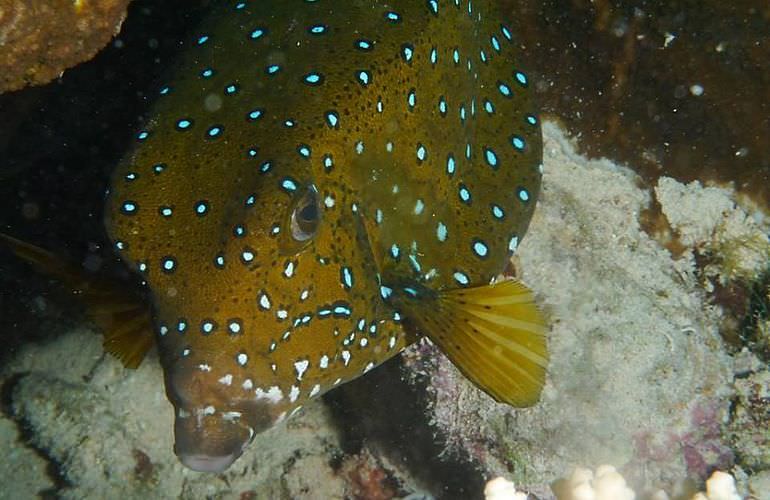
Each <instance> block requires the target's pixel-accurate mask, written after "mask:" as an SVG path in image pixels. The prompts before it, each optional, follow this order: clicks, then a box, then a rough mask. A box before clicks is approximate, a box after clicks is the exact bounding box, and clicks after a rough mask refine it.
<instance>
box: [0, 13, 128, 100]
mask: <svg viewBox="0 0 770 500" xmlns="http://www.w3.org/2000/svg"><path fill="white" fill-rule="evenodd" d="M128 2H129V0H99V1H96V0H25V1H19V0H0V92H8V91H11V90H18V89H20V88H23V87H26V86H28V85H42V84H44V83H48V82H49V81H51V80H53V79H54V78H56V77H58V76H59V75H60V74H61V73H62V72H63V71H64V70H65V69H67V68H71V67H72V66H75V65H76V64H79V63H81V62H83V61H87V60H89V59H91V58H92V57H93V56H94V55H95V54H96V53H97V52H98V51H99V50H101V49H102V48H103V47H104V46H105V45H106V44H107V43H108V42H109V40H110V39H111V38H112V37H113V36H114V35H115V34H116V33H117V32H118V30H120V26H121V24H122V23H123V19H125V17H126V6H127V5H128Z"/></svg>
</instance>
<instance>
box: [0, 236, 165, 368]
mask: <svg viewBox="0 0 770 500" xmlns="http://www.w3.org/2000/svg"><path fill="white" fill-rule="evenodd" d="M0 244H3V245H4V246H6V247H7V248H8V249H10V250H11V251H12V252H13V253H14V254H16V256H18V257H19V258H21V259H22V260H24V261H26V262H28V263H29V264H31V265H32V267H34V268H35V270H36V271H38V272H40V273H41V274H44V275H47V276H50V277H52V278H55V279H57V280H59V281H61V282H62V283H63V284H64V285H65V286H66V287H67V288H69V289H70V290H72V291H73V292H74V293H76V294H77V295H78V296H79V297H80V298H81V299H82V300H83V302H84V304H85V306H86V312H87V313H88V315H89V316H90V317H91V318H92V319H93V320H94V322H95V323H96V324H97V325H98V326H99V327H100V328H101V330H102V331H103V332H104V342H103V343H102V345H103V346H104V350H105V351H107V352H109V353H110V354H112V355H113V356H115V357H116V358H118V359H119V360H120V361H121V362H122V363H123V365H124V366H125V367H127V368H136V367H138V366H139V364H140V363H141V362H142V359H144V356H145V355H146V354H147V351H148V350H149V349H150V348H151V347H152V344H153V341H154V338H153V329H152V316H151V314H150V309H149V307H147V305H146V304H145V303H144V302H143V301H142V300H141V299H140V298H139V297H136V296H135V295H133V294H130V293H128V292H126V291H125V286H121V284H118V283H116V282H113V281H110V280H106V279H103V278H101V279H100V278H97V277H94V276H91V275H88V274H87V273H85V272H84V271H83V270H82V269H80V268H79V267H77V266H74V265H72V264H70V263H69V262H66V261H64V260H63V259H61V258H60V257H58V256H56V255H54V254H53V253H51V252H48V251H47V250H43V249H42V248H40V247H37V246H35V245H31V244H29V243H26V242H23V241H21V240H17V239H16V238H12V237H10V236H7V235H5V234H2V233H0Z"/></svg>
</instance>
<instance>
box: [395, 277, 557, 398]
mask: <svg viewBox="0 0 770 500" xmlns="http://www.w3.org/2000/svg"><path fill="white" fill-rule="evenodd" d="M402 305H403V306H404V308H405V309H406V310H407V311H406V312H407V314H408V315H409V319H410V320H411V321H412V322H414V323H415V325H416V326H418V328H420V330H421V331H422V333H423V334H425V335H427V336H428V337H429V338H430V339H431V340H432V341H433V342H434V343H436V344H437V345H438V346H439V347H440V348H441V350H442V351H444V353H445V354H446V355H447V357H449V359H450V360H451V361H452V363H454V364H455V366H457V368H458V369H459V370H460V371H461V372H462V373H463V375H465V376H466V377H468V379H470V380H471V381H472V382H473V383H474V384H476V385H477V386H478V387H479V388H481V389H482V390H484V391H485V392H486V393H487V394H489V395H490V396H492V397H493V398H495V399H496V400H497V401H500V402H503V403H508V404H510V405H512V406H517V407H524V406H531V405H533V404H535V403H537V401H538V399H539V398H540V392H541V391H542V389H543V384H544V383H545V374H546V368H547V366H548V348H547V345H546V332H547V329H546V326H545V322H544V320H543V317H542V316H541V314H540V311H539V310H538V309H537V306H536V305H535V303H534V298H533V296H532V292H531V291H530V290H529V289H528V288H527V287H526V286H524V285H523V284H521V283H520V282H519V281H516V280H508V281H501V282H498V283H494V284H491V285H486V286H479V287H473V288H462V289H456V290H450V291H446V292H441V293H439V294H438V295H437V296H436V297H435V298H428V299H425V298H420V297H419V296H418V297H415V298H412V299H408V300H404V301H403V304H402Z"/></svg>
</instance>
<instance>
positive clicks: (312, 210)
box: [291, 185, 321, 242]
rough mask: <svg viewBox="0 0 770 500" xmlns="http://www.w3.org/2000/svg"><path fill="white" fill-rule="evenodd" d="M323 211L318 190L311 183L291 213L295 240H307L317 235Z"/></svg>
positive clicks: (292, 233) (292, 234)
mask: <svg viewBox="0 0 770 500" xmlns="http://www.w3.org/2000/svg"><path fill="white" fill-rule="evenodd" d="M320 219H321V211H320V210H319V207H318V190H316V188H315V186H313V185H311V186H309V187H308V188H307V189H306V190H305V193H304V194H303V195H302V197H300V198H299V199H298V200H297V203H296V204H295V205H294V209H293V210H292V213H291V236H292V238H294V240H295V241H298V242H305V241H307V240H309V239H310V238H312V237H313V236H315V233H316V231H317V230H318V223H319V222H320Z"/></svg>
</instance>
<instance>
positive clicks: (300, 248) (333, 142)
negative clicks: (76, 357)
mask: <svg viewBox="0 0 770 500" xmlns="http://www.w3.org/2000/svg"><path fill="white" fill-rule="evenodd" d="M186 43H187V44H188V45H189V48H188V49H187V50H186V51H185V53H184V54H183V55H182V56H181V60H180V61H179V63H178V64H177V65H176V66H175V67H174V68H173V71H171V72H170V73H169V75H168V80H167V81H164V82H163V85H162V86H161V87H160V90H159V95H158V97H157V101H156V102H155V103H154V105H153V110H152V114H151V117H150V119H149V120H148V122H147V124H146V126H145V127H144V128H143V129H142V130H140V131H139V132H138V134H137V136H136V144H135V146H134V147H133V149H132V151H131V152H130V154H128V155H127V157H126V158H125V159H124V160H123V161H122V162H121V164H120V165H119V167H118V168H117V169H116V172H115V174H114V177H113V180H112V185H111V190H110V194H109V199H108V205H107V210H106V211H107V215H106V218H107V228H108V232H109V234H110V237H111V239H112V241H113V242H114V244H115V246H116V248H117V249H118V251H119V252H120V254H121V256H122V258H123V259H124V260H125V261H126V262H127V263H128V264H129V265H130V266H132V267H133V268H135V269H136V270H137V271H138V272H139V273H141V274H142V275H143V279H144V280H145V281H146V284H147V286H148V289H149V291H150V296H151V299H152V306H153V315H154V324H155V327H154V329H155V335H156V338H157V341H158V346H159V352H160V357H161V362H162V365H163V368H164V372H165V378H166V380H165V383H166V392H167V394H168V397H169V399H170V401H171V402H172V403H173V405H174V407H175V409H176V421H175V441H176V442H175V452H176V454H177V455H178V457H179V458H180V460H181V461H182V462H183V463H184V464H185V465H186V466H188V467H190V468H192V469H195V470H199V471H221V470H224V469H226V468H227V467H228V466H229V465H230V464H231V463H232V462H233V461H235V460H236V459H237V458H238V457H239V456H240V455H241V453H242V451H243V450H244V448H245V447H246V446H247V445H248V443H249V442H250V441H251V440H252V439H253V438H254V436H255V435H256V434H257V433H259V432H261V431H263V430H265V429H266V428H268V427H270V426H272V425H273V424H275V423H277V422H279V421H281V420H283V419H284V418H286V417H287V416H289V415H291V414H292V412H294V411H296V410H297V409H298V408H299V407H300V406H301V405H302V404H303V403H304V402H306V401H307V400H308V399H310V398H313V397H316V396H319V395H321V394H323V393H324V392H325V391H328V390H330V389H332V388H333V387H335V386H337V385H339V384H342V383H344V382H346V381H349V380H352V379H354V378H356V377H358V376H360V375H361V374H364V373H366V372H367V371H369V370H370V369H372V368H374V367H375V366H377V365H378V364H380V363H382V362H383V361H385V360H387V359H388V358H390V357H392V356H394V355H395V354H397V353H398V352H399V351H401V350H402V349H403V348H404V347H405V346H407V345H409V344H410V343H412V342H414V341H415V340H416V339H418V338H419V337H420V336H422V335H425V336H427V337H429V338H430V339H431V340H432V341H433V342H434V343H435V344H436V345H438V346H439V347H440V348H441V349H442V350H443V352H445V353H446V355H447V356H448V357H449V358H450V359H451V360H452V361H453V362H454V364H455V365H456V366H457V367H458V368H459V369H460V370H461V371H462V373H463V374H464V375H465V376H467V377H468V378H469V379H470V380H471V381H473V382H474V383H475V384H476V385H478V386H479V387H480V388H481V389H483V390H484V391H486V392H487V393H488V394H490V395H491V396H492V397H493V398H495V399H496V400H498V401H502V402H506V403H509V404H511V405H515V406H526V405H531V404H534V403H535V402H536V401H537V399H538V397H539V394H540V390H541V388H542V385H543V383H544V378H545V369H546V365H547V358H548V355H547V350H546V341H545V327H544V324H543V321H542V319H541V317H540V315H539V313H538V311H537V308H536V306H535V305H534V303H533V297H532V294H531V293H530V292H529V290H528V289H527V288H526V287H524V286H523V285H522V284H520V283H519V282H518V281H516V280H504V281H497V282H496V281H495V277H496V276H497V275H498V274H499V273H500V272H501V271H503V269H504V268H505V266H506V264H507V263H508V261H509V258H510V256H511V254H512V253H513V252H514V251H515V249H516V246H517V245H518V242H519V241H520V239H521V238H522V236H523V235H524V233H525V231H526V229H527V226H528V224H529V221H530V218H531V215H532V212H533V209H534V206H535V202H536V199H537V196H538V192H539V189H540V178H541V171H542V167H541V156H542V145H541V132H540V123H539V120H538V118H537V117H536V110H535V109H534V104H533V102H532V98H531V91H530V90H529V88H528V87H529V81H528V78H527V76H526V74H525V73H524V72H522V70H521V68H520V61H519V59H518V57H517V50H516V43H517V42H516V38H515V35H514V33H513V32H512V30H511V28H510V25H508V24H506V23H505V21H504V19H503V17H502V13H501V12H499V10H498V7H497V6H496V5H495V2H493V1H491V0H490V1H486V0H475V1H469V0H462V1H461V0H429V1H422V0H408V1H407V0H388V1H380V0H356V1H341V0H340V1H332V0H263V1H259V2H257V1H253V2H248V1H242V2H222V3H221V4H218V5H216V6H215V7H213V11H212V13H211V14H210V15H209V16H208V17H207V19H206V21H205V22H204V23H203V24H202V25H201V26H200V27H199V29H198V31H197V32H196V34H195V36H194V37H193V38H192V39H191V40H189V41H188V42H186ZM124 333H125V332H124ZM124 337H125V336H124ZM106 345H107V346H108V348H109V349H110V350H111V351H113V352H116V353H117V354H118V355H119V356H120V357H121V358H122V359H124V361H126V362H127V363H128V364H130V365H135V364H137V363H138V361H139V360H140V359H141V356H142V355H143V351H144V348H139V347H136V344H134V346H133V347H132V345H131V342H130V341H129V340H126V339H125V338H121V337H120V336H115V335H114V334H110V333H109V332H108V336H107V341H106Z"/></svg>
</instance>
